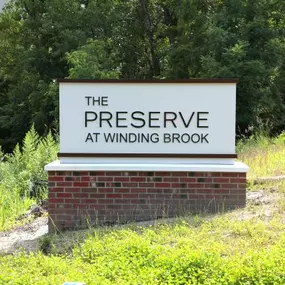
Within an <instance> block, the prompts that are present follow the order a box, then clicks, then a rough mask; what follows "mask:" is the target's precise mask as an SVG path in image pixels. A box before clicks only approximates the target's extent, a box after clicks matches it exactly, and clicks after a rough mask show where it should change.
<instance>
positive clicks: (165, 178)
mask: <svg viewBox="0 0 285 285" xmlns="http://www.w3.org/2000/svg"><path fill="white" fill-rule="evenodd" d="M180 179H187V178H179V177H170V178H169V177H163V182H179V180H180Z"/></svg>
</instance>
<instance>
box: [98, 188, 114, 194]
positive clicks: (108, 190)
mask: <svg viewBox="0 0 285 285" xmlns="http://www.w3.org/2000/svg"><path fill="white" fill-rule="evenodd" d="M97 190H98V193H113V191H114V189H113V188H98V189H97Z"/></svg>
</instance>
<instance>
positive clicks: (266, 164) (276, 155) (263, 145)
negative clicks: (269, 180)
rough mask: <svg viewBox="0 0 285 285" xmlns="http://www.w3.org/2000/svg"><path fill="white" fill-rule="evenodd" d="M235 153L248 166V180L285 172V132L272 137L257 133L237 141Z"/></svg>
mask: <svg viewBox="0 0 285 285" xmlns="http://www.w3.org/2000/svg"><path fill="white" fill-rule="evenodd" d="M237 153H238V158H239V160H241V161H242V162H244V163H246V164H247V165H248V166H249V167H250V170H249V172H248V179H249V180H254V179H256V178H259V177H267V176H279V175H284V174H285V159H284V158H285V133H282V134H281V135H280V136H278V137H276V138H273V139H270V138H268V137H266V136H263V135H259V136H253V137H251V138H249V139H246V140H242V141H239V142H238V144H237Z"/></svg>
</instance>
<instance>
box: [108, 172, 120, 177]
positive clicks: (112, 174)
mask: <svg viewBox="0 0 285 285" xmlns="http://www.w3.org/2000/svg"><path fill="white" fill-rule="evenodd" d="M121 175H122V172H121V171H108V172H106V176H112V177H114V176H121Z"/></svg>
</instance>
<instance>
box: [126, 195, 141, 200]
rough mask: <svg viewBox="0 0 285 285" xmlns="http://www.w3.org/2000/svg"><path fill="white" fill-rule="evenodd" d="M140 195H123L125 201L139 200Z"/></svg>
mask: <svg viewBox="0 0 285 285" xmlns="http://www.w3.org/2000/svg"><path fill="white" fill-rule="evenodd" d="M138 197H139V195H138V194H123V198H124V199H131V198H138Z"/></svg>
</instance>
